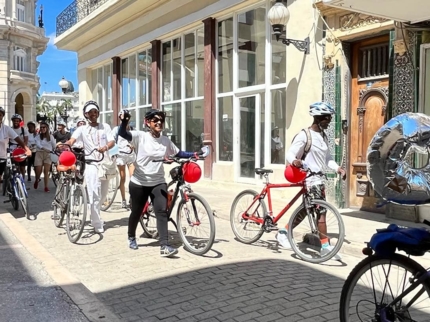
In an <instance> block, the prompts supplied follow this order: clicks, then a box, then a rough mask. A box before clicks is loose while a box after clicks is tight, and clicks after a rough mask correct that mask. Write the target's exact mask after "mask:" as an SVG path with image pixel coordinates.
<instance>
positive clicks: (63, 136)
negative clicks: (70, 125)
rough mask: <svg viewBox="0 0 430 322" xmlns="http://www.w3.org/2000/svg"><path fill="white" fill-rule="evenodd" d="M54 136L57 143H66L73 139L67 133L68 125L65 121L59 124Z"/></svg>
mask: <svg viewBox="0 0 430 322" xmlns="http://www.w3.org/2000/svg"><path fill="white" fill-rule="evenodd" d="M53 136H54V138H55V142H56V143H59V142H61V143H65V142H66V141H68V140H70V138H71V137H72V135H71V134H70V132H67V131H66V123H64V122H63V121H58V122H57V131H55V132H54V134H53Z"/></svg>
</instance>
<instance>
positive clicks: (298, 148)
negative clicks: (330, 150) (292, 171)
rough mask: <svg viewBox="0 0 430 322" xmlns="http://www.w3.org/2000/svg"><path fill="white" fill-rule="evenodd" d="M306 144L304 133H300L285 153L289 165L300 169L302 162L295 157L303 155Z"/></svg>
mask: <svg viewBox="0 0 430 322" xmlns="http://www.w3.org/2000/svg"><path fill="white" fill-rule="evenodd" d="M306 142H307V138H306V133H305V132H304V131H300V132H299V133H298V134H297V136H296V137H295V139H294V140H293V143H291V146H290V148H289V149H288V151H287V161H288V163H289V164H292V165H294V166H296V167H298V168H300V167H302V165H303V163H302V160H300V159H299V158H297V156H298V155H303V153H304V152H305V146H306Z"/></svg>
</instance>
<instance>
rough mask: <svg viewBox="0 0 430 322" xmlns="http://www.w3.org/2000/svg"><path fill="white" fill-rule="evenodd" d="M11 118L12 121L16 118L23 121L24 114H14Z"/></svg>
mask: <svg viewBox="0 0 430 322" xmlns="http://www.w3.org/2000/svg"><path fill="white" fill-rule="evenodd" d="M10 119H11V121H13V120H14V119H18V120H20V121H22V116H21V115H19V114H14V115H12V117H11V118H10Z"/></svg>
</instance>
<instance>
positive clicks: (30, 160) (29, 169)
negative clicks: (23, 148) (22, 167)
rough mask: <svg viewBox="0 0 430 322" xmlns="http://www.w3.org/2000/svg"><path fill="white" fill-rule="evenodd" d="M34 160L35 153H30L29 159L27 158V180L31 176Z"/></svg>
mask: <svg viewBox="0 0 430 322" xmlns="http://www.w3.org/2000/svg"><path fill="white" fill-rule="evenodd" d="M34 159H36V152H32V153H31V157H29V158H27V177H29V178H30V176H31V169H32V168H34ZM24 179H25V178H24Z"/></svg>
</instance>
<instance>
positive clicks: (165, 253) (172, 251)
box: [160, 245, 178, 257]
mask: <svg viewBox="0 0 430 322" xmlns="http://www.w3.org/2000/svg"><path fill="white" fill-rule="evenodd" d="M177 253H178V250H177V249H176V248H173V247H172V246H169V245H164V246H161V248H160V255H161V257H172V256H173V255H176V254H177Z"/></svg>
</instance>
